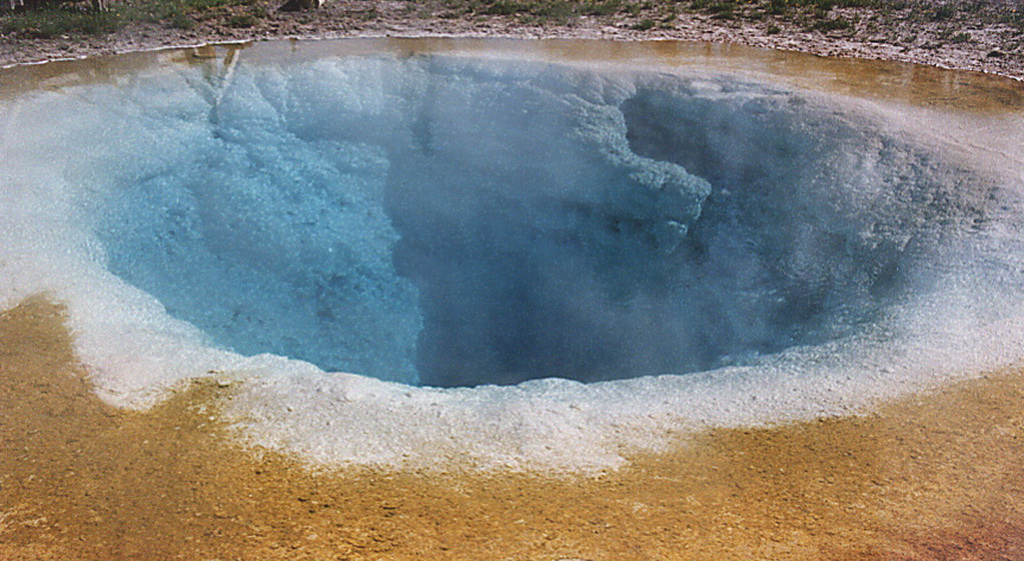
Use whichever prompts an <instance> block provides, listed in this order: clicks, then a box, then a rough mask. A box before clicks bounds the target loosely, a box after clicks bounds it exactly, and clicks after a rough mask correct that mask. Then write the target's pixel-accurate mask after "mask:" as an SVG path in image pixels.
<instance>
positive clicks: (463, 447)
mask: <svg viewBox="0 0 1024 561" xmlns="http://www.w3.org/2000/svg"><path fill="white" fill-rule="evenodd" d="M885 116H886V113H885V110H879V109H877V108H875V109H871V110H868V109H867V108H865V107H863V106H859V105H857V104H855V103H853V102H851V101H849V100H837V99H827V98H823V97H820V96H817V95H813V94H810V93H807V92H798V91H792V90H789V89H785V88H781V87H779V86H775V85H770V84H765V83H760V82H756V81H750V80H744V79H740V78H736V77H730V76H718V75H685V74H663V73H655V72H652V71H629V72H625V71H615V72H612V71H601V70H597V69H593V68H574V67H569V66H561V65H551V64H542V63H538V62H525V61H494V60H476V59H470V58H464V57H440V56H430V57H413V58H403V59H397V58H392V57H386V56H370V57H351V58H328V59H321V60H313V61H299V62H293V63H287V64H259V63H254V64H247V63H245V62H243V63H240V64H239V65H237V66H236V67H231V68H230V71H229V72H226V73H222V74H211V73H208V72H206V73H204V72H203V71H201V69H198V68H170V69H165V70H163V71H161V72H157V73H153V74H151V75H146V76H142V77H137V78H131V79H129V80H128V81H127V82H126V83H124V84H121V85H93V86H78V87H73V88H67V89H65V90H64V91H61V92H59V93H34V94H30V95H26V96H23V97H21V98H19V99H15V100H10V101H7V102H5V103H4V104H3V105H2V106H0V118H2V119H3V120H2V123H3V135H4V136H3V141H2V142H3V143H2V148H3V157H2V159H0V177H2V178H3V179H0V182H3V185H2V186H3V192H2V195H0V197H2V198H0V205H2V208H3V219H2V221H0V228H2V229H0V239H2V240H3V244H2V246H0V247H2V248H3V249H2V252H3V253H2V255H0V270H2V281H0V304H2V305H3V306H5V307H6V306H9V305H13V304H14V303H16V302H17V300H18V299H20V298H21V297H24V296H25V295H28V294H32V293H35V292H39V291H49V292H50V293H52V294H53V295H54V296H56V297H57V298H59V299H62V300H65V301H67V302H68V303H69V308H70V312H71V317H72V324H73V328H74V329H75V330H76V334H77V336H78V344H79V351H80V354H81V355H82V356H83V358H84V359H85V360H86V362H87V363H88V366H90V368H91V369H92V371H93V373H94V377H95V379H96V381H97V384H98V386H99V389H100V391H101V393H102V394H103V395H104V397H106V398H107V399H109V400H111V401H113V402H114V403H118V404H122V405H129V406H145V405H147V404H149V403H151V402H152V400H153V399H156V398H158V396H159V395H160V391H161V390H162V389H163V388H166V387H168V386H170V385H172V384H174V383H175V382H176V381H178V380H180V379H182V378H184V377H188V376H194V375H207V374H209V373H212V374H214V375H217V376H222V377H228V378H231V379H237V380H240V381H243V382H244V383H243V384H241V386H240V387H241V388H242V389H241V390H240V391H241V399H239V400H237V401H236V402H235V405H234V406H233V407H234V410H233V411H232V412H231V413H232V414H233V415H234V416H235V418H236V419H237V420H238V421H239V423H240V426H242V427H244V428H245V432H244V434H245V436H246V437H247V438H249V439H251V440H252V441H254V442H257V443H260V444H264V445H268V446H272V447H279V448H287V449H291V450H296V451H299V452H301V453H303V454H305V455H306V456H307V457H309V458H310V459H313V460H316V461H323V462H328V463H336V462H357V463H371V464H373V463H381V464H388V465H439V464H443V463H444V462H446V461H448V460H447V458H449V457H453V456H458V457H459V458H461V460H464V461H468V462H469V463H471V464H475V465H479V466H483V467H493V466H513V467H523V468H527V467H532V468H538V467H539V468H554V469H571V470H576V469H602V468H606V467H611V466H614V465H617V464H618V463H619V462H621V461H622V454H624V453H627V452H628V451H629V450H632V449H641V448H642V449H650V448H652V447H654V448H656V447H657V446H659V445H661V444H663V443H665V442H667V434H668V433H671V432H673V431H677V430H683V429H687V428H693V427H694V426H697V425H700V424H703V423H713V424H739V423H750V422H763V421H765V420H769V419H789V418H799V417H805V416H808V415H817V414H821V413H828V412H838V411H843V410H847V409H849V408H851V407H857V406H859V405H862V404H864V403H867V402H869V401H870V400H871V399H874V398H876V397H880V396H884V395H891V394H893V393H896V392H899V391H904V389H909V388H913V387H919V386H920V385H922V384H926V383H928V380H932V379H934V378H935V377H936V376H939V377H940V378H941V377H944V376H947V375H952V374H957V373H959V372H960V371H962V370H963V369H976V368H981V367H985V366H993V365H997V364H1000V363H1003V362H1006V361H1011V360H1017V359H1018V358H1019V357H1020V353H1021V350H1022V349H1021V348H1020V345H1021V343H1020V341H1021V337H1019V334H1021V333H1024V331H1020V327H1021V326H1020V320H1021V318H1022V317H1024V314H1022V313H1021V312H1022V310H1021V305H1020V302H1018V300H1019V299H1018V298H1017V296H1016V295H1017V294H1018V293H1019V292H1018V291H1019V289H1020V288H1021V280H1022V279H1021V267H1020V265H1021V263H1020V260H1021V256H1024V251H1022V249H1024V248H1022V247H1020V244H1021V242H1020V241H1018V240H1020V239H1022V238H1021V237H1020V236H1019V232H1020V225H1021V216H1022V215H1021V213H1020V208H1021V207H1020V205H1019V200H1018V196H1019V189H1020V185H1019V184H1015V183H1012V181H1013V178H1012V176H1010V179H1007V177H1008V176H1007V175H1006V174H998V173H996V174H992V173H988V172H987V171H986V170H980V169H976V168H973V167H972V166H971V165H970V159H969V158H968V159H964V158H962V157H959V156H958V157H954V155H953V153H952V152H950V151H949V150H948V147H943V146H942V145H941V144H939V145H936V144H935V143H933V142H931V141H928V142H926V141H925V140H924V138H925V137H926V136H927V135H922V134H920V131H918V130H917V129H916V128H915V127H913V126H908V127H907V128H906V129H905V130H894V129H893V128H892V127H889V126H887V125H885V124H884V120H885ZM58 124H59V126H58ZM954 322H955V323H954ZM968 350H969V351H970V352H967V351H968ZM236 353H237V354H236ZM260 353H273V354H262V355H261V354H260ZM244 355H256V356H252V358H245V357H244ZM285 357H288V358H285ZM289 358H290V359H301V360H303V361H308V362H299V361H297V360H289ZM313 364H315V365H317V366H319V367H320V368H317V367H315V366H313ZM321 368H322V369H323V370H327V371H339V372H354V373H358V374H362V375H368V376H372V378H370V377H364V376H360V375H347V374H346V375H342V374H325V373H324V372H323V370H321ZM716 368H717V369H718V370H713V371H709V370H711V369H716ZM660 374H664V375H665V376H654V375H660ZM551 377H557V378H560V379H546V380H537V379H540V378H551ZM623 378H626V379H628V380H620V381H615V382H606V383H594V384H589V385H584V384H580V383H577V382H574V381H570V380H568V379H575V380H581V381H585V382H596V381H601V380H616V379H623ZM524 380H537V381H531V382H525V383H522V384H520V385H518V386H511V387H496V386H484V387H478V388H472V389H470V388H456V389H448V390H441V389H433V388H422V387H421V388H417V387H413V386H415V385H428V386H473V385H478V384H513V383H519V382H523V381H524Z"/></svg>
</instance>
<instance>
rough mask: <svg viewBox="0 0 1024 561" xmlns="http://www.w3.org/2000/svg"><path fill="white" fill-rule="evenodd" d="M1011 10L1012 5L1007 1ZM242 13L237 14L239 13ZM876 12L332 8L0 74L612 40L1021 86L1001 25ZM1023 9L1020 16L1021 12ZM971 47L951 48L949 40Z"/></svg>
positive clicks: (29, 43)
mask: <svg viewBox="0 0 1024 561" xmlns="http://www.w3.org/2000/svg"><path fill="white" fill-rule="evenodd" d="M1008 1H1010V2H1016V1H1017V0H1008ZM238 9H241V8H238ZM919 9H920V8H915V9H913V10H906V11H904V12H897V13H890V14H883V13H881V12H877V11H872V10H858V11H856V12H850V13H845V12H843V11H842V10H833V12H834V15H838V16H844V15H846V16H850V19H854V17H855V19H856V20H857V24H856V28H855V30H854V31H840V32H831V33H822V32H820V31H808V30H807V29H806V27H802V26H798V25H796V24H795V23H787V22H785V21H767V20H766V21H762V22H745V23H744V22H740V21H738V20H719V19H714V18H711V17H709V16H706V15H703V14H692V13H684V14H680V15H678V16H677V17H675V18H674V19H672V21H671V23H668V24H664V25H665V26H664V27H662V26H660V25H659V26H658V27H655V28H654V29H651V30H647V31H639V30H636V29H634V26H635V25H636V24H637V22H638V21H641V19H642V18H650V17H659V14H654V13H647V12H644V13H641V14H639V15H637V16H633V17H630V16H625V15H618V16H610V17H591V16H580V17H577V18H574V19H572V20H570V21H567V22H565V23H558V22H557V21H554V20H549V21H546V22H543V23H537V24H524V23H522V22H519V21H517V20H516V19H515V18H511V17H500V16H483V15H469V16H466V15H463V16H454V15H453V14H452V13H450V10H449V11H446V8H444V5H443V3H440V2H429V1H427V2H422V3H415V4H414V3H407V2H398V1H385V0H334V1H329V2H328V3H327V4H326V5H325V6H324V7H323V8H322V9H320V10H317V11H315V12H307V13H298V14H291V13H285V12H271V14H270V15H269V17H267V18H266V19H264V20H262V21H260V22H259V23H258V24H257V25H256V26H254V27H251V28H246V29H237V28H233V27H231V26H229V25H227V24H226V23H225V22H226V21H227V17H228V16H229V15H230V14H229V13H225V14H221V16H220V17H214V18H211V19H208V20H203V21H197V22H196V27H195V28H194V29H191V30H187V31H186V30H176V29H168V28H165V27H162V26H157V25H135V26H132V27H129V28H126V29H124V30H122V31H120V32H118V33H115V34H113V35H111V36H109V37H102V38H74V39H70V38H61V39H46V40H31V39H24V38H19V37H15V36H13V35H9V36H6V37H5V36H3V35H0V66H4V65H9V64H14V63H23V62H33V61H42V60H52V59H60V58H69V57H71V58H78V57H83V56H93V55H98V54H109V53H115V52H125V51H136V50H145V49H154V48H160V47H166V46H171V45H199V44H205V43H215V42H224V41H249V40H266V39H283V38H311V39H312V38H338V37H385V36H386V37H506V38H530V39H536V38H562V39H568V38H588V39H612V40H627V41H636V40H651V39H654V40H665V39H671V40H680V41H702V42H710V43H721V44H742V45H748V46H753V47H763V48H771V49H782V50H792V51H801V52H807V53H813V54H817V55H822V56H833V57H856V58H867V59H881V60H890V61H901V62H916V63H922V64H928V65H934V66H940V67H944V68H956V69H961V70H976V71H983V72H988V73H994V74H999V75H1002V76H1008V77H1012V78H1015V79H1018V80H1020V79H1024V36H1022V34H1021V33H1020V31H1019V30H1014V29H1012V28H1011V27H1009V26H1006V25H1003V24H984V25H982V24H978V23H975V22H972V21H971V20H970V19H969V17H970V16H969V15H965V16H960V17H958V19H956V20H954V21H951V22H933V21H928V20H927V18H925V19H924V20H922V18H914V17H913V15H914V14H913V11H914V10H919ZM1020 9H1024V4H1022V5H1021V7H1020ZM954 31H955V32H959V33H967V34H968V35H969V36H970V39H969V40H967V41H963V42H953V41H950V40H949V39H948V36H949V34H950V33H952V32H954Z"/></svg>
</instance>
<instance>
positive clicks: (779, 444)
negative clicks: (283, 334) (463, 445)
mask: <svg viewBox="0 0 1024 561" xmlns="http://www.w3.org/2000/svg"><path fill="white" fill-rule="evenodd" d="M231 394H232V391H231V388H230V387H229V388H221V387H219V386H217V384H215V383H212V382H195V383H193V384H192V385H191V386H190V387H188V388H184V389H183V390H182V391H180V392H179V393H177V394H176V395H175V396H174V397H172V398H171V399H169V400H168V401H166V402H164V403H163V404H162V405H160V406H158V407H156V408H154V409H153V410H151V411H149V412H147V413H128V412H124V411H119V410H115V409H112V408H110V407H109V406H107V405H105V404H103V403H102V402H101V401H99V400H98V399H97V398H96V397H95V395H94V394H93V392H92V391H91V389H90V385H89V382H88V380H87V377H86V375H85V373H84V372H83V369H82V368H81V367H80V366H79V365H78V364H77V362H76V359H75V356H74V354H73V351H72V340H71V336H70V335H69V333H68V331H67V330H66V329H65V327H64V326H63V311H62V309H61V308H60V307H59V306H57V305H54V304H52V303H50V302H49V301H47V300H46V299H44V298H33V299H30V300H28V301H26V302H24V303H22V304H21V305H20V306H18V307H17V308H15V309H12V310H10V311H8V312H4V313H3V314H0V411H2V412H3V414H2V416H0V559H4V560H5V561H23V560H24V561H28V560H32V561H35V560H54V559H59V560H76V561H78V560H97V561H99V560H102V561H118V560H122V559H135V560H150V559H152V560H154V561H156V560H161V561H162V560H170V559H188V560H200V561H206V560H212V559H218V560H220V561H228V560H253V561H255V560H275V559H280V560H299V559H310V560H342V559H344V560H357V559H379V560H412V559H416V560H446V559H452V560H478V559H479V560H484V559H487V560H490V559H516V560H520V559H523V560H552V561H554V560H581V559H582V560H590V561H599V560H609V561H611V560H616V561H631V560H654V559H657V560H672V559H690V560H699V559H707V560H716V561H718V560H726V559H743V560H749V559H794V560H800V559H808V560H811V559H835V560H855V559H858V560H859V559H879V560H882V559H884V560H908V561H909V560H929V559H992V560H1020V559H1024V462H1022V461H1021V459H1022V458H1024V373H1022V372H1021V371H1016V370H1015V371H1008V372H1002V373H998V374H993V375H991V376H987V377H984V378H982V379H978V380H972V381H967V382H963V383H960V384H956V385H954V386H951V387H949V388H947V389H945V390H944V391H941V392H938V393H934V394H929V395H922V396H917V397H913V398H907V399H902V400H899V401H896V402H894V403H891V404H888V405H886V406H884V407H881V408H880V409H879V410H878V411H877V412H875V413H874V414H871V415H868V416H861V417H844V418H835V419H826V420H820V421H817V422H807V423H798V424H791V425H785V426H779V427H773V428H762V429H746V430H715V431H711V432H709V433H706V434H702V435H698V436H696V437H694V438H692V439H691V440H688V441H685V442H679V443H678V446H677V447H676V448H675V449H674V450H673V451H672V452H670V453H666V454H661V455H651V456H644V457H637V458H633V459H632V461H631V464H630V467H628V468H626V469H623V470H621V471H619V472H617V473H611V474H608V475H605V476H602V477H598V478H553V477H544V476H540V475H526V474H491V475H486V474H480V473H470V472H466V473H457V472H451V473H445V474H436V473H435V474H426V473H388V472H381V471H369V470H362V471H358V470H357V471H344V472H334V473H315V472H312V471H309V470H308V469H306V468H304V467H302V466H301V465H299V464H298V463H296V462H295V461H293V460H291V459H289V458H287V457H282V456H279V455H275V454H270V453H266V452H262V453H260V451H247V450H243V449H242V448H240V447H239V446H238V445H237V444H235V443H233V442H232V440H231V439H230V437H229V431H228V430H227V427H225V426H223V424H221V423H220V422H219V420H218V410H220V408H221V407H222V406H223V405H224V404H225V403H226V400H230V399H232V397H231Z"/></svg>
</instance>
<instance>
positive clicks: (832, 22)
mask: <svg viewBox="0 0 1024 561" xmlns="http://www.w3.org/2000/svg"><path fill="white" fill-rule="evenodd" d="M852 28H853V22H851V21H850V20H848V19H846V18H842V17H839V18H833V19H823V20H821V21H816V22H814V25H812V26H811V29H813V30H815V31H821V32H822V33H831V32H834V31H846V30H848V29H852Z"/></svg>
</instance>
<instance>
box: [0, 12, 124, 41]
mask: <svg viewBox="0 0 1024 561" xmlns="http://www.w3.org/2000/svg"><path fill="white" fill-rule="evenodd" d="M124 24H125V21H124V18H122V17H121V15H120V14H119V13H117V12H87V11H82V10H79V9H76V8H73V7H57V8H46V9H42V10H34V11H29V12H23V13H18V14H13V15H9V16H6V17H5V18H3V19H2V20H0V32H3V33H5V34H7V33H17V34H19V35H25V36H28V37H32V38H36V39H53V38H55V37H60V36H62V35H106V34H108V33H113V32H114V31H117V30H118V29H121V27H123V26H124Z"/></svg>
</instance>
